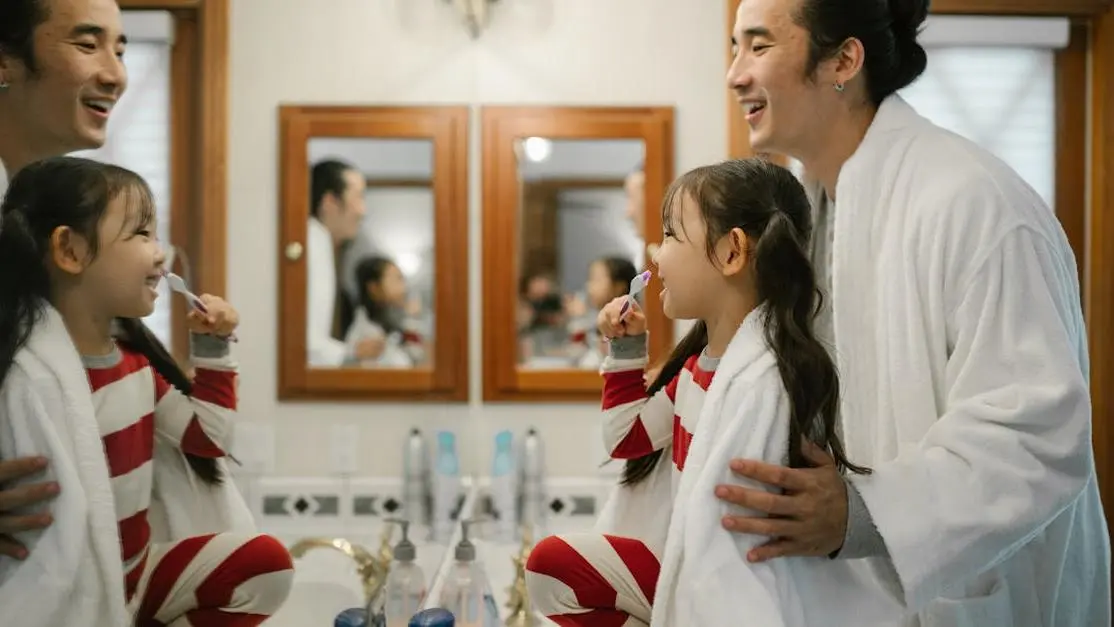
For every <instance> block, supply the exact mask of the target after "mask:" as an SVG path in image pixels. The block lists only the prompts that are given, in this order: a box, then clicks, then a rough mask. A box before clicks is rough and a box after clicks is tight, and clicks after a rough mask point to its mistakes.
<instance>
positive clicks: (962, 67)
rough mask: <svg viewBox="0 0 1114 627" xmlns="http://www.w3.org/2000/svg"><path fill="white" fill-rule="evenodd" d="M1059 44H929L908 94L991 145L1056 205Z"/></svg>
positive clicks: (934, 116) (937, 118)
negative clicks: (921, 71) (923, 68)
mask: <svg viewBox="0 0 1114 627" xmlns="http://www.w3.org/2000/svg"><path fill="white" fill-rule="evenodd" d="M1054 55H1055V51H1054V50H1052V49H1051V48H1033V47H998V46H994V47H948V48H930V49H929V57H928V70H927V71H925V73H924V75H923V76H921V78H920V79H919V80H918V81H917V82H916V83H914V84H912V85H910V86H909V87H907V88H906V89H904V90H902V92H901V95H902V96H903V97H904V98H905V99H906V100H907V101H909V103H910V104H911V105H913V107H915V108H916V109H917V111H919V112H920V113H921V115H923V116H925V117H927V118H928V119H930V120H932V121H933V122H935V123H936V124H939V125H940V126H942V127H944V128H947V129H949V130H951V131H954V132H956V133H958V134H960V135H963V136H964V137H966V138H968V139H970V140H972V141H974V142H976V143H978V144H979V145H980V146H982V147H984V148H986V149H987V150H990V151H991V152H993V153H994V154H995V155H997V156H998V158H1000V159H1002V160H1003V161H1005V162H1006V163H1008V164H1009V165H1010V167H1012V168H1013V169H1014V170H1016V171H1017V172H1018V174H1020V175H1021V176H1022V178H1024V179H1025V181H1026V182H1028V183H1029V185H1031V186H1032V187H1033V189H1035V190H1036V191H1037V193H1038V194H1040V195H1041V197H1042V198H1044V200H1045V202H1047V203H1048V204H1049V206H1053V202H1054V201H1055V193H1056V187H1055V184H1056V169H1055V168H1056V91H1055V83H1056V74H1055V58H1054Z"/></svg>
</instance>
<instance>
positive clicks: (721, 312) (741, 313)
mask: <svg viewBox="0 0 1114 627" xmlns="http://www.w3.org/2000/svg"><path fill="white" fill-rule="evenodd" d="M724 292H725V293H724V294H723V297H722V298H721V299H720V301H719V307H718V310H717V311H716V312H715V313H714V314H712V315H710V316H707V317H705V318H704V324H706V325H707V326H708V347H707V348H706V349H705V352H706V353H707V355H708V356H709V357H713V358H719V357H723V354H724V353H725V352H727V345H728V344H730V343H731V340H732V339H733V338H734V337H735V333H736V332H738V330H739V326H740V325H742V324H743V320H746V317H747V316H748V315H749V314H750V312H751V311H753V310H754V308H755V306H756V305H757V300H758V299H757V298H756V297H755V296H754V295H753V294H749V293H744V292H743V291H742V290H737V289H728V290H724Z"/></svg>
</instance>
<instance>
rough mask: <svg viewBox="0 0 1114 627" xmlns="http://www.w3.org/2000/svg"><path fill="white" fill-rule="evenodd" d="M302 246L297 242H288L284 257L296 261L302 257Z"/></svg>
mask: <svg viewBox="0 0 1114 627" xmlns="http://www.w3.org/2000/svg"><path fill="white" fill-rule="evenodd" d="M302 250H303V247H302V245H301V244H300V243H298V242H290V243H289V244H287V245H286V258H287V259H288V260H289V261H297V260H299V259H301V258H302Z"/></svg>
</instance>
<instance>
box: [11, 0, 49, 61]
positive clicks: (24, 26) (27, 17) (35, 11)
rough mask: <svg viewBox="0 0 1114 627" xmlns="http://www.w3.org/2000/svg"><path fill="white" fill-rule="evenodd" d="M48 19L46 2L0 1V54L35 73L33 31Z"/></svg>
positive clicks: (32, 0) (39, 0)
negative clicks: (8, 56) (17, 60)
mask: <svg viewBox="0 0 1114 627" xmlns="http://www.w3.org/2000/svg"><path fill="white" fill-rule="evenodd" d="M49 17H50V7H49V6H47V2H46V0H0V52H2V53H4V54H10V55H12V56H14V57H15V58H17V59H19V60H20V61H21V62H23V65H25V66H27V71H28V72H31V73H35V72H36V71H37V68H36V66H35V38H34V35H35V29H36V28H38V26H39V25H41V24H42V23H43V22H45V21H46V20H47V18H49Z"/></svg>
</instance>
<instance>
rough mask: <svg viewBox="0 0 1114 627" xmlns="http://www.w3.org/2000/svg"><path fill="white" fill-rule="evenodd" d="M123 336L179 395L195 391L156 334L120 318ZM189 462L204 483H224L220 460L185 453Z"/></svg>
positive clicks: (125, 342) (134, 320) (144, 326)
mask: <svg viewBox="0 0 1114 627" xmlns="http://www.w3.org/2000/svg"><path fill="white" fill-rule="evenodd" d="M116 322H117V324H118V325H119V329H120V335H119V337H118V338H117V339H118V340H119V341H120V343H121V344H124V345H125V346H127V347H128V348H130V349H131V350H134V351H136V352H138V353H141V354H142V355H143V356H144V357H146V358H147V361H149V362H150V363H151V367H152V368H153V369H154V370H155V372H157V373H158V374H159V376H161V377H162V378H163V379H166V381H167V383H169V384H170V385H172V386H174V387H175V388H177V390H178V391H179V392H181V393H182V394H185V395H187V396H189V395H190V394H191V393H192V392H193V382H192V381H190V378H189V377H188V376H186V373H184V372H182V369H181V368H180V367H179V366H178V363H177V362H176V361H174V358H173V357H172V356H171V355H170V353H169V352H167V350H166V348H165V347H164V346H163V345H162V342H160V341H159V338H157V337H155V334H154V333H152V332H151V330H150V329H148V328H147V325H145V324H143V321H142V320H139V319H136V318H118V319H117V321H116ZM185 455H186V461H187V462H189V465H190V468H192V469H193V471H194V472H195V473H197V476H198V477H200V478H201V480H202V481H204V482H205V483H207V484H209V485H219V484H220V483H222V482H223V481H224V478H223V477H222V476H221V472H220V469H219V468H218V467H217V460H215V459H212V458H209V457H199V456H197V455H191V454H189V453H186V454H185Z"/></svg>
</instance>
